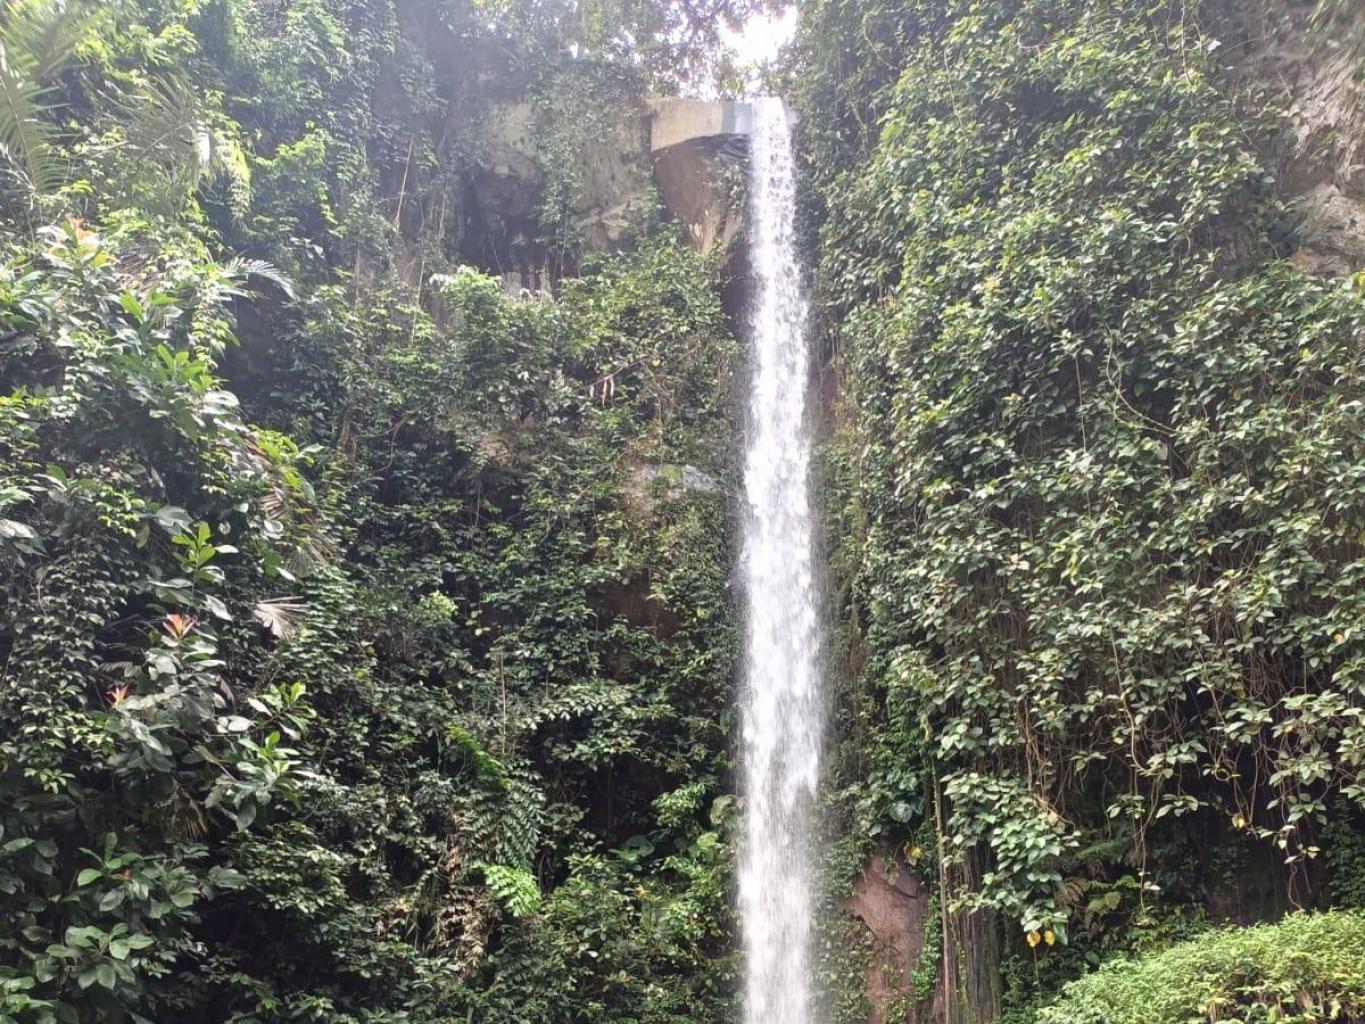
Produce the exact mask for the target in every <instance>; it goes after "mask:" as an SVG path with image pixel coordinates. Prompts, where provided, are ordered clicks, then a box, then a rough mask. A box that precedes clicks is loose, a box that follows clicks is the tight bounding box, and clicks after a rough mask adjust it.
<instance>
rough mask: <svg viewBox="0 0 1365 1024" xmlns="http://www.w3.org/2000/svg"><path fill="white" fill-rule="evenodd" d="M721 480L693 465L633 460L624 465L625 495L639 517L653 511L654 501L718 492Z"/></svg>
mask: <svg viewBox="0 0 1365 1024" xmlns="http://www.w3.org/2000/svg"><path fill="white" fill-rule="evenodd" d="M722 490H723V488H722V487H721V483H720V481H719V480H717V479H716V478H715V477H713V476H712V475H711V474H710V473H705V472H703V471H702V470H700V469H697V468H696V467H695V466H681V465H673V464H670V463H649V462H636V463H633V464H630V465H629V466H628V468H627V474H626V482H625V499H626V504H627V506H628V507H629V508H630V509H631V511H633V512H634V513H635V514H636V515H638V516H640V517H641V518H648V517H650V516H652V515H653V514H654V505H655V502H656V501H659V500H663V501H677V500H678V499H679V498H682V497H684V496H686V495H688V494H720V493H721V492H722Z"/></svg>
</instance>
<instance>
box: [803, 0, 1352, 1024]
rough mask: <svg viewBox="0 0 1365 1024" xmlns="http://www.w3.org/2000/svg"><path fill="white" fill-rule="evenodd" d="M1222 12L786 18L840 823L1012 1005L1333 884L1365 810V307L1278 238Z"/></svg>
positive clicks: (1059, 8) (1118, 5) (1056, 10)
mask: <svg viewBox="0 0 1365 1024" xmlns="http://www.w3.org/2000/svg"><path fill="white" fill-rule="evenodd" d="M1236 14H1237V12H1236V10H1235V9H1234V8H1232V7H1230V6H1227V5H1219V4H1213V3H1194V2H1180V0H1177V2H1160V3H1156V2H1146V0H1138V2H1114V3H1103V4H1095V3H1089V2H1070V0H1016V2H1001V3H979V2H968V0H924V2H912V3H904V2H878V3H872V4H867V3H862V2H859V3H849V2H844V0H823V2H820V3H815V4H811V5H809V6H808V7H807V9H806V22H805V28H804V36H803V43H802V67H801V69H800V70H801V73H800V75H799V76H798V78H797V88H798V91H799V95H800V97H801V104H802V107H803V111H802V113H803V126H804V134H805V152H806V154H807V157H808V161H809V179H810V188H809V189H808V193H809V195H810V196H811V197H812V204H813V206H814V209H813V210H812V219H813V221H814V222H815V223H816V224H818V225H819V239H818V241H819V250H818V261H819V269H818V285H819V295H820V299H821V301H822V303H823V307H824V317H825V322H826V324H827V325H828V330H829V334H830V338H831V346H832V351H833V352H834V353H835V365H836V367H837V369H838V370H839V373H840V380H841V382H842V392H841V395H842V397H841V401H840V405H839V407H838V408H837V409H836V411H835V419H836V426H835V430H836V436H835V438H834V440H833V442H832V444H831V445H830V448H829V472H830V476H831V479H832V481H833V485H834V490H835V493H834V495H833V497H832V498H831V503H832V509H831V513H830V514H831V518H832V520H833V523H834V524H835V525H834V527H833V529H832V532H833V533H834V534H835V535H836V537H837V539H838V545H837V546H838V551H837V553H836V559H837V566H836V571H837V573H838V575H839V577H840V580H841V582H842V584H843V586H844V587H845V589H844V591H843V593H844V595H845V596H844V598H843V607H842V610H841V614H842V616H843V618H844V621H845V623H846V630H847V637H846V640H847V643H846V646H847V650H848V652H849V655H850V665H851V671H852V673H853V679H852V680H851V684H850V687H849V688H848V690H847V691H846V692H845V694H844V695H843V698H842V702H841V715H842V726H843V729H844V732H845V735H846V736H847V737H848V740H847V741H846V743H845V745H844V747H843V750H842V756H841V762H840V764H839V766H838V768H837V772H838V779H837V792H838V794H839V796H840V798H841V799H840V806H842V807H844V808H848V809H849V812H848V813H847V814H846V815H845V819H844V822H843V826H842V828H843V831H844V832H845V834H847V835H848V836H850V837H851V838H850V839H849V840H847V841H845V842H843V843H841V844H839V845H838V846H837V847H835V848H836V850H839V851H849V850H852V851H853V853H854V854H855V855H859V856H860V855H861V852H862V851H863V850H865V849H866V848H867V847H868V845H869V844H875V845H876V846H878V847H880V848H881V849H886V850H903V851H906V852H905V854H904V855H905V856H906V857H907V859H909V860H910V861H913V862H917V864H918V866H919V867H920V868H921V869H925V868H928V867H930V866H932V870H931V872H930V873H931V874H932V876H933V877H934V879H935V881H936V882H937V883H938V886H939V889H940V896H941V898H942V899H943V900H944V901H945V903H946V905H947V906H948V907H949V908H956V909H957V911H959V912H966V911H969V910H973V909H975V910H977V911H978V912H980V911H985V912H988V913H989V915H992V916H988V917H987V918H985V919H986V920H995V921H999V922H1001V923H1002V925H1003V927H1004V928H1005V931H1006V936H1007V937H1008V938H1009V942H1008V949H1010V950H1013V956H1014V958H1015V960H1014V962H1015V963H1017V964H1018V967H1019V968H1022V969H1015V967H1012V966H1011V962H1010V961H1009V960H1008V958H1007V961H1006V963H1005V978H1006V981H1007V983H1009V985H1010V987H1011V989H1012V991H1011V992H1009V993H1007V994H1006V995H1007V999H1013V1000H1015V1001H1018V1000H1020V999H1027V998H1031V996H1030V995H1029V993H1030V992H1032V991H1033V989H1034V988H1035V987H1036V986H1038V985H1040V984H1041V985H1043V986H1044V987H1045V988H1046V987H1048V986H1050V985H1051V984H1053V982H1054V980H1055V979H1056V978H1057V977H1059V976H1065V975H1067V974H1070V973H1073V972H1075V971H1077V970H1080V969H1081V968H1082V967H1083V966H1084V964H1085V962H1086V961H1089V962H1092V963H1094V962H1098V960H1099V959H1100V958H1101V957H1102V956H1105V955H1107V954H1108V953H1109V952H1110V951H1112V950H1122V949H1126V948H1130V947H1131V946H1133V945H1134V944H1138V945H1150V944H1152V943H1159V942H1160V941H1162V939H1163V937H1165V938H1169V937H1170V936H1172V935H1178V934H1180V933H1182V932H1184V931H1188V930H1190V929H1197V928H1198V927H1199V926H1200V922H1201V921H1202V919H1203V918H1204V917H1205V915H1206V907H1209V906H1212V905H1216V904H1217V903H1218V902H1219V900H1220V898H1221V899H1222V903H1223V904H1224V905H1227V904H1228V903H1229V902H1230V899H1229V898H1228V894H1229V893H1233V894H1236V893H1239V892H1240V893H1245V892H1247V891H1248V890H1250V889H1253V888H1255V887H1256V886H1258V885H1264V886H1266V887H1267V888H1269V889H1271V890H1278V892H1279V894H1280V895H1279V897H1278V901H1279V904H1280V905H1282V906H1283V905H1285V904H1287V903H1288V901H1289V900H1290V899H1296V900H1299V901H1302V902H1308V903H1313V902H1319V903H1320V902H1324V901H1326V900H1328V899H1330V898H1332V896H1333V892H1334V889H1333V886H1336V889H1335V892H1336V894H1337V895H1338V896H1340V897H1342V898H1348V897H1346V896H1345V894H1346V891H1347V890H1348V889H1349V888H1350V887H1351V886H1353V885H1355V884H1356V883H1355V882H1354V881H1352V880H1351V879H1352V878H1358V877H1359V871H1360V864H1359V860H1358V857H1357V856H1356V855H1354V854H1345V853H1340V852H1338V853H1331V852H1330V851H1329V854H1328V855H1327V856H1326V860H1327V861H1329V862H1331V863H1332V864H1333V865H1334V866H1337V867H1341V868H1343V869H1344V870H1343V871H1342V872H1341V874H1339V875H1338V876H1337V877H1336V878H1335V879H1333V878H1332V877H1331V872H1330V871H1327V872H1324V869H1323V861H1324V855H1323V850H1324V847H1332V844H1333V843H1334V842H1337V841H1339V840H1340V837H1343V836H1345V837H1350V836H1351V835H1352V833H1353V830H1354V829H1355V828H1357V827H1358V825H1359V822H1360V820H1361V819H1360V807H1361V805H1362V802H1365V788H1363V787H1365V722H1362V717H1361V716H1362V711H1363V705H1362V699H1361V695H1362V692H1365V691H1362V689H1361V682H1362V680H1361V671H1362V666H1365V637H1362V635H1361V633H1360V625H1359V624H1360V621H1361V612H1362V605H1361V601H1362V594H1365V591H1363V590H1362V583H1363V582H1365V579H1362V572H1365V558H1363V557H1362V555H1363V554H1365V547H1362V543H1363V541H1365V489H1363V488H1365V447H1362V438H1365V406H1363V405H1362V404H1361V383H1362V374H1363V373H1365V300H1362V294H1361V288H1360V281H1359V280H1358V279H1355V280H1353V279H1342V280H1330V279H1320V278H1316V277H1313V276H1310V275H1309V274H1307V273H1305V272H1303V271H1301V270H1299V269H1296V268H1295V267H1294V266H1293V265H1291V264H1290V263H1289V262H1287V261H1286V259H1285V257H1286V256H1288V255H1289V254H1290V253H1291V252H1292V251H1293V248H1294V246H1295V244H1296V240H1295V238H1294V236H1293V230H1292V228H1293V221H1292V218H1291V216H1290V215H1289V212H1288V211H1287V209H1286V207H1285V205H1284V202H1283V200H1282V198H1281V197H1280V195H1279V194H1278V193H1277V191H1276V187H1275V184H1276V182H1275V174H1276V167H1275V163H1274V151H1275V150H1274V141H1275V132H1276V130H1277V125H1278V120H1277V110H1276V108H1275V107H1274V104H1273V102H1271V100H1273V99H1274V97H1271V100H1267V99H1266V98H1265V97H1264V96H1263V95H1262V94H1261V93H1255V94H1253V93H1251V92H1250V91H1249V90H1247V89H1245V88H1243V87H1242V84H1241V83H1240V81H1239V80H1238V78H1237V76H1236V71H1235V69H1234V67H1233V65H1232V63H1231V62H1230V60H1229V59H1228V58H1227V57H1226V56H1225V55H1226V54H1228V53H1229V52H1240V53H1245V52H1246V49H1247V47H1248V46H1250V45H1251V44H1252V42H1254V41H1250V40H1247V39H1243V38H1241V37H1240V36H1239V35H1238V33H1239V31H1240V29H1239V22H1238V19H1237V17H1236ZM1220 44H1222V45H1220ZM1334 836H1335V837H1338V838H1337V839H1334V838H1333V837H1334ZM1350 841H1351V842H1354V840H1350ZM921 858H922V859H921ZM857 862H858V860H857V859H856V857H855V859H853V860H851V861H848V865H849V866H850V867H851V866H853V865H855V864H856V863H857ZM1277 865H1278V867H1277ZM836 870H837V869H836ZM1270 903H1271V904H1274V903H1275V900H1274V899H1272V900H1270ZM968 920H969V919H968V918H965V917H963V916H961V915H960V914H959V915H954V914H949V915H948V917H946V918H945V921H946V923H947V926H948V927H947V933H946V937H945V939H944V944H945V952H946V954H947V963H948V965H949V966H950V967H952V966H955V963H956V961H957V959H958V957H959V956H960V955H961V951H962V949H963V948H964V944H966V945H970V943H969V942H968V938H969V937H968V936H967V935H966V934H965V931H964V929H967V928H968V924H967V921H968ZM970 920H974V921H978V922H979V921H980V920H982V917H981V915H980V913H978V914H977V915H975V916H974V917H973V918H971V919H970ZM936 925H937V922H936ZM1229 941H1234V940H1229ZM1248 941H1250V940H1248ZM1257 941H1260V940H1257ZM1219 948H1225V947H1219ZM1227 948H1230V947H1227ZM955 951H956V952H955ZM977 952H980V951H979V950H978V951H977ZM968 955H969V956H971V955H973V954H972V952H971V951H968ZM1030 961H1032V962H1033V966H1032V967H1030V966H1027V965H1028V964H1029V962H1030ZM839 966H840V965H839V964H838V963H837V958H836V963H835V964H834V965H833V971H834V973H835V974H837V973H838V970H839ZM1115 977H1116V976H1114V975H1110V976H1107V978H1106V980H1105V981H1104V982H1097V983H1096V985H1097V986H1098V985H1103V984H1108V983H1110V982H1113V981H1114V980H1115ZM950 980H951V979H950ZM1133 985H1134V988H1133V992H1134V995H1133V1005H1134V1006H1137V1005H1138V1001H1139V1000H1140V999H1141V996H1140V995H1139V994H1137V993H1139V992H1140V991H1141V989H1140V987H1139V985H1138V983H1137V982H1136V981H1135V982H1134V983H1133ZM1081 991H1082V993H1083V992H1089V991H1098V989H1097V988H1092V989H1085V990H1081ZM1074 998H1075V1000H1076V1001H1077V1002H1080V1001H1083V998H1084V997H1083V994H1078V995H1077V996H1075V997H1074ZM1116 998H1117V997H1116ZM1262 1009H1263V1010H1264V1007H1262ZM858 1012H861V1011H858ZM1079 1012H1080V1011H1079V1010H1077V1013H1079ZM1134 1012H1136V1011H1134ZM1211 1012H1212V1011H1211ZM1216 1016H1217V1015H1216V1014H1214V1017H1215V1019H1216ZM1053 1019H1057V1020H1062V1019H1066V1020H1072V1019H1075V1020H1080V1019H1087V1020H1088V1019H1092V1018H1091V1017H1090V1016H1084V1015H1081V1016H1074V1017H1072V1016H1067V1015H1065V1014H1063V1015H1061V1016H1058V1017H1055V1018H1053ZM1093 1019H1096V1020H1098V1019H1101V1018H1100V1017H1094V1018H1093ZM1103 1019H1114V1020H1117V1019H1129V1018H1127V1017H1122V1016H1121V1015H1120V1016H1117V1017H1106V1018H1103ZM1133 1019H1136V1018H1133ZM1143 1019H1156V1018H1146V1017H1144V1018H1143ZM1163 1019H1164V1018H1163ZM1170 1019H1181V1020H1185V1019H1190V1018H1189V1017H1187V1016H1184V1015H1183V1011H1182V1014H1177V1015H1175V1016H1172V1017H1170ZM1250 1019H1261V1018H1259V1017H1254V1018H1250ZM1265 1019H1275V1018H1274V1015H1273V1013H1272V1015H1271V1016H1270V1017H1267V1018H1265ZM1305 1019H1306V1018H1305ZM1315 1019H1316V1018H1315Z"/></svg>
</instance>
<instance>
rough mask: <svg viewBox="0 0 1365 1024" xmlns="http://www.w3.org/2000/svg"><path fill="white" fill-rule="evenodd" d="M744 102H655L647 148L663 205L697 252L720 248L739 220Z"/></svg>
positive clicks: (748, 121) (747, 118) (748, 125)
mask: <svg viewBox="0 0 1365 1024" xmlns="http://www.w3.org/2000/svg"><path fill="white" fill-rule="evenodd" d="M752 131H753V111H752V108H750V107H749V105H748V104H746V103H726V102H707V101H702V100H678V99H675V100H665V101H657V102H656V103H655V104H654V113H653V118H652V121H651V124H650V151H651V153H652V155H653V158H654V174H655V177H656V178H657V180H658V183H659V192H660V195H661V197H662V198H663V201H664V205H665V206H666V207H667V208H668V210H669V212H670V213H672V214H673V216H675V217H676V218H677V219H678V220H679V221H681V222H682V224H683V226H684V227H685V228H686V230H687V237H688V241H689V242H691V244H692V246H693V247H694V248H696V249H697V250H699V251H704V250H706V249H710V248H711V247H712V246H716V245H719V246H721V247H722V248H723V247H725V246H727V245H729V244H730V241H731V240H732V239H733V238H734V237H735V235H736V234H737V233H738V232H739V230H740V227H741V225H742V223H743V210H744V202H743V195H744V191H743V189H744V172H745V165H746V156H747V153H748V144H747V137H748V136H749V134H750V133H751V132H752Z"/></svg>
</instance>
